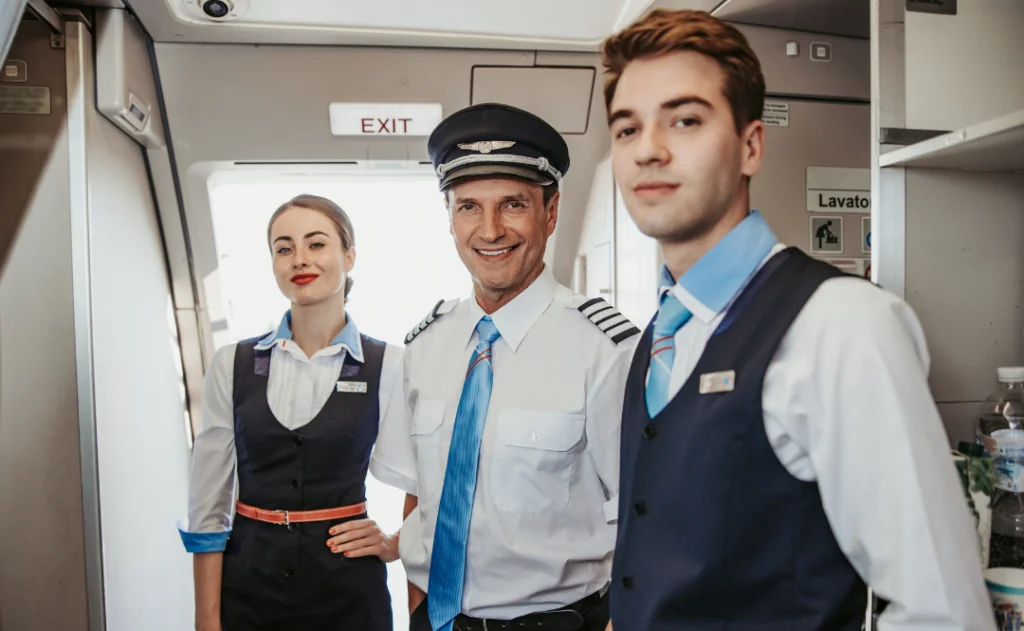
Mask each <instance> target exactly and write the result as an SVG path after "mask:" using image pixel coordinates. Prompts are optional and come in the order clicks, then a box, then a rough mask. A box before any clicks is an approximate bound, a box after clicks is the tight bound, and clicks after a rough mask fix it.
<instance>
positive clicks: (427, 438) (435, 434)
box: [410, 399, 445, 497]
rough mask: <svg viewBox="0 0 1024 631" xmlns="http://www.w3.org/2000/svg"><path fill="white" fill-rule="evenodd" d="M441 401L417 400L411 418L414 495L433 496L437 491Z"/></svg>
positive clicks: (441, 467) (440, 470)
mask: <svg viewBox="0 0 1024 631" xmlns="http://www.w3.org/2000/svg"><path fill="white" fill-rule="evenodd" d="M444 407H445V405H444V401H430V400H424V399H420V401H419V403H418V404H417V405H416V412H415V413H414V414H413V417H412V429H411V431H410V434H411V436H412V440H413V445H414V447H415V449H416V477H417V486H418V487H419V489H418V495H419V496H420V497H433V496H436V495H437V494H439V493H440V492H441V487H440V484H441V479H442V476H443V475H444V473H443V472H444V468H445V467H444V462H442V460H441V451H442V449H441V447H442V445H441V433H442V432H441V431H440V430H441V425H442V424H443V423H444Z"/></svg>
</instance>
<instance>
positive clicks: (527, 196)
mask: <svg viewBox="0 0 1024 631" xmlns="http://www.w3.org/2000/svg"><path fill="white" fill-rule="evenodd" d="M428 150H429V154H430V158H431V160H432V162H433V165H434V167H435V169H436V172H437V176H438V178H439V187H440V190H441V191H442V192H443V194H444V199H445V201H446V204H447V207H448V213H449V218H450V226H451V233H452V235H453V236H454V239H455V247H456V249H457V250H458V254H459V256H460V258H461V259H462V261H463V263H464V264H465V266H466V268H467V269H468V270H469V273H470V276H471V277H472V279H473V291H472V295H471V296H470V297H469V298H467V299H465V300H449V301H447V302H445V301H441V302H438V303H437V305H436V306H435V307H434V309H433V310H431V312H430V313H429V314H428V315H427V316H426V318H424V319H423V321H422V322H420V323H419V325H418V326H416V327H415V328H414V329H413V330H412V331H410V332H409V334H408V335H407V337H406V340H405V341H406V350H405V355H404V357H403V371H404V377H403V382H402V387H401V388H396V390H395V396H396V399H395V400H392V401H391V403H390V404H389V405H388V412H387V414H386V415H385V417H384V419H383V421H382V425H381V429H380V439H379V441H378V443H377V447H376V450H375V451H374V455H373V458H372V460H371V465H370V471H371V472H372V473H373V475H374V476H375V477H376V478H377V479H379V480H381V481H384V482H386V483H389V484H392V485H394V486H396V487H398V488H400V489H402V490H404V491H405V492H406V493H407V494H408V495H407V499H406V508H405V516H406V519H405V522H404V524H403V525H402V529H401V532H400V537H399V552H400V555H401V559H402V562H403V564H404V565H405V569H406V572H407V573H408V578H409V581H410V585H409V591H410V609H411V610H412V614H411V616H410V628H411V629H413V630H414V631H420V630H423V631H426V630H431V629H432V630H434V631H437V630H449V629H458V630H469V631H478V630H483V629H490V630H495V629H508V630H511V629H515V630H516V631H530V630H538V631H553V630H559V629H565V630H584V631H603V630H604V629H605V628H606V625H607V622H608V601H607V595H606V590H607V585H608V580H609V577H610V573H611V565H610V563H611V554H612V546H613V543H614V539H615V526H614V520H615V507H616V505H617V502H616V494H617V492H618V455H619V440H618V436H619V424H620V420H621V411H622V393H623V387H624V382H625V377H626V372H627V370H628V364H629V358H630V357H631V355H632V351H633V347H634V344H633V342H634V340H635V339H637V337H638V334H639V333H640V331H639V329H638V328H637V327H635V326H634V325H633V324H632V323H631V322H630V321H629V320H628V319H627V318H625V317H624V316H622V315H621V314H619V312H618V311H616V310H615V309H614V308H613V307H612V306H611V305H610V304H608V303H607V302H606V301H604V300H602V299H600V298H593V299H587V298H585V297H583V296H580V295H577V294H575V293H574V292H572V291H571V290H569V289H568V288H566V287H564V286H563V285H561V284H560V283H559V282H558V281H557V280H556V279H555V276H554V274H553V273H552V271H551V270H550V269H549V268H548V267H547V266H546V265H545V264H544V252H545V247H546V245H547V241H548V238H549V237H550V236H551V234H552V233H553V232H554V231H555V225H556V223H557V220H558V212H559V200H560V193H559V183H560V181H561V180H562V177H563V176H564V175H565V173H566V172H567V171H568V169H569V151H568V147H567V146H566V143H565V141H564V140H563V139H562V137H561V136H560V135H559V133H558V132H557V131H556V130H555V129H553V128H552V127H551V126H550V125H549V124H548V123H546V122H545V121H543V120H541V119H540V118H538V117H537V116H534V115H532V114H530V113H529V112H525V111H522V110H520V109H516V108H514V107H508V106H505V105H497V104H485V105H475V106H472V107H469V108H466V109H463V110H461V111H459V112H456V113H454V114H452V115H451V116H449V117H448V118H447V119H445V120H444V121H442V122H441V123H440V124H439V125H438V126H437V128H436V129H435V130H434V131H433V133H432V134H431V136H430V138H429V140H428ZM423 277H426V275H424V276H423ZM424 593H425V600H424V599H423V598H424ZM417 605H418V606H417ZM485 625H486V626H485Z"/></svg>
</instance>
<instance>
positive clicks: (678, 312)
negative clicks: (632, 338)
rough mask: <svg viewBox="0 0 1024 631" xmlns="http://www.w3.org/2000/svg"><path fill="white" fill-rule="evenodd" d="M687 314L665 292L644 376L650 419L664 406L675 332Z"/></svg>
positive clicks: (673, 298) (679, 304)
mask: <svg viewBox="0 0 1024 631" xmlns="http://www.w3.org/2000/svg"><path fill="white" fill-rule="evenodd" d="M690 315H691V314H690V311H689V310H688V309H687V308H686V307H684V306H683V304H682V303H681V302H679V299H678V298H676V297H675V296H673V295H672V292H671V291H668V292H665V296H664V298H662V301H661V306H660V307H659V308H658V315H657V316H656V317H655V320H654V338H653V342H652V343H651V361H650V373H649V374H648V376H647V413H648V414H649V415H650V416H651V418H654V417H655V416H656V415H657V414H658V412H661V411H662V410H663V409H664V408H665V406H666V405H668V382H669V379H670V378H671V377H672V364H673V363H674V362H675V358H676V337H675V336H676V331H678V330H679V327H681V326H683V325H684V324H686V321H687V320H689V319H690Z"/></svg>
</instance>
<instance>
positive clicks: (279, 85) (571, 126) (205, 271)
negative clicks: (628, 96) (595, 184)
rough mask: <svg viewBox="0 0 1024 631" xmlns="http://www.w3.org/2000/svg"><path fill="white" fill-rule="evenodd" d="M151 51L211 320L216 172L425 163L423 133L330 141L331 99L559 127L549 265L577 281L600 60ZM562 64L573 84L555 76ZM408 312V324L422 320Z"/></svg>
mask: <svg viewBox="0 0 1024 631" xmlns="http://www.w3.org/2000/svg"><path fill="white" fill-rule="evenodd" d="M156 56H157V62H158V68H159V74H160V81H161V85H162V87H163V91H164V95H165V99H166V104H167V118H168V121H169V125H170V129H171V135H172V137H171V141H172V142H173V147H174V155H175V160H176V167H177V168H178V170H179V173H180V174H181V176H182V186H183V194H184V199H185V206H186V209H187V211H186V212H187V214H188V226H189V231H190V238H191V243H192V251H193V257H194V258H193V262H194V265H195V269H196V273H197V276H198V277H199V278H201V279H202V283H203V292H202V293H203V294H204V295H203V299H204V300H205V301H206V304H205V305H204V308H205V309H206V315H207V317H208V318H209V320H210V321H213V322H217V321H218V320H219V319H221V318H222V317H223V313H222V308H221V306H220V296H219V291H218V290H217V286H218V283H217V276H216V271H217V252H216V245H215V241H214V234H213V227H212V222H211V219H210V216H209V211H210V208H209V197H208V190H207V180H208V178H209V175H210V174H211V173H212V172H213V171H215V170H216V169H218V168H223V167H224V166H225V165H229V166H230V165H231V164H232V163H234V162H348V161H361V162H362V163H363V164H362V165H353V168H365V167H366V163H367V162H374V161H382V162H388V161H395V160H400V161H409V160H413V161H428V160H429V158H428V156H427V152H426V138H425V137H410V136H398V137H390V138H383V137H369V138H366V137H335V136H332V135H331V131H330V123H329V116H328V105H329V103H331V102H332V101H349V102H367V101H368V102H430V103H441V104H442V106H443V111H444V115H445V116H447V115H449V114H451V113H453V112H455V111H456V110H458V109H460V108H462V107H465V106H468V105H470V104H472V103H478V102H486V101H494V100H499V101H502V102H511V104H513V105H520V106H523V107H527V108H529V109H530V110H531V111H534V112H535V113H537V114H539V115H541V116H542V117H545V118H549V119H552V120H553V122H556V123H558V124H559V125H563V126H564V129H560V131H563V133H564V137H565V139H566V142H567V143H568V145H569V149H570V153H571V156H572V163H571V166H570V169H569V172H568V174H567V176H566V178H565V180H564V181H563V186H562V191H563V194H562V205H561V215H560V218H559V226H558V228H557V230H556V232H555V238H554V240H553V241H552V242H549V246H548V249H549V251H548V256H547V259H546V260H547V261H548V262H549V264H551V265H552V268H553V270H554V272H555V276H556V277H557V278H558V279H559V280H560V281H561V282H563V283H565V284H567V285H569V284H571V283H572V270H573V261H574V258H575V255H576V251H577V242H578V238H579V233H580V228H581V225H582V220H583V207H584V206H585V204H586V200H587V196H588V192H589V190H590V187H591V180H592V178H593V174H594V170H595V165H596V162H597V160H598V158H599V156H601V155H602V154H603V153H605V152H606V151H607V147H608V144H607V130H606V125H605V123H604V116H605V115H604V109H603V105H602V102H601V100H600V98H601V97H600V85H601V83H600V70H599V69H598V61H599V60H598V57H597V55H594V54H577V53H544V52H540V53H534V52H518V51H483V50H446V49H388V48H344V47H330V48H328V47H296V46H273V47H267V46H245V45H203V46H196V45H187V44H167V43H160V44H157V45H156ZM495 68H499V69H500V68H506V69H510V70H514V72H512V71H508V70H505V71H502V70H495ZM556 68H560V69H562V70H563V71H565V77H566V79H567V80H565V81H561V80H559V77H558V76H557V74H558V73H554V70H555V69H556ZM534 71H535V72H534ZM538 85H540V86H543V89H538V88H537V86H538ZM253 95H259V98H253ZM546 112H551V114H550V115H546V114H545V113H546ZM556 112H557V114H555V113H556ZM581 131H582V133H581ZM301 169H302V167H301V166H297V167H296V170H298V171H300V172H301ZM439 195H440V193H439ZM283 201H285V200H267V203H268V204H273V205H275V206H276V205H277V204H279V203H281V202H283ZM382 211H386V208H382ZM356 230H357V231H358V230H359V226H356ZM467 291H468V288H467ZM409 317H410V326H412V324H415V321H416V319H418V318H419V317H420V315H419V314H409Z"/></svg>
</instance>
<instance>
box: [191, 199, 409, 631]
mask: <svg viewBox="0 0 1024 631" xmlns="http://www.w3.org/2000/svg"><path fill="white" fill-rule="evenodd" d="M267 241H268V243H269V245H270V250H271V253H272V256H273V268H274V276H275V277H276V279H277V285H278V287H279V288H280V289H281V291H282V292H283V293H284V295H285V296H286V297H287V298H288V299H289V300H290V301H291V309H290V310H289V311H288V313H286V314H285V316H284V318H283V319H282V320H281V324H280V326H279V327H278V328H277V330H276V331H273V332H271V333H269V334H268V335H266V336H265V337H263V338H261V339H250V340H245V341H242V342H239V343H238V344H235V345H230V346H226V347H224V348H221V349H219V350H218V351H217V352H216V354H215V355H214V357H213V361H212V365H211V367H210V370H209V372H208V373H207V377H206V384H205V399H204V401H203V426H202V430H201V431H200V432H199V434H198V436H196V440H195V447H194V454H193V461H192V473H191V482H190V492H189V495H190V497H189V525H190V527H189V531H188V532H185V531H182V532H181V537H182V541H183V542H184V544H185V548H186V550H188V551H189V552H193V553H195V559H194V564H195V594H196V629H197V631H262V630H267V631H270V630H274V631H278V630H280V629H288V630H289V631H306V630H308V631H314V630H315V631H342V630H346V631H347V630H351V629H359V630H360V631H392V619H391V599H390V595H389V593H388V588H387V570H386V568H385V565H384V564H385V563H387V562H390V561H394V560H396V559H397V558H398V542H397V536H392V535H385V534H383V533H382V532H381V531H380V529H379V528H378V526H377V524H376V523H375V522H373V521H372V520H370V519H367V518H366V511H365V479H366V472H367V467H368V463H369V459H370V452H371V450H372V448H373V444H374V441H375V440H376V438H377V427H378V422H379V419H380V418H381V417H382V416H383V414H384V411H385V410H384V408H385V403H386V401H387V400H388V396H387V394H388V392H389V390H390V386H391V384H392V383H394V382H395V380H396V372H397V370H398V369H399V365H400V363H401V349H400V348H399V347H397V346H392V345H387V344H385V343H383V342H380V341H377V340H375V339H373V338H370V337H367V336H365V335H362V334H361V333H360V332H359V330H358V329H357V328H356V324H355V322H353V321H352V319H351V318H349V317H348V315H347V314H346V312H345V300H346V298H347V296H348V292H349V289H350V288H351V286H352V279H351V278H349V276H348V273H349V271H350V270H351V269H352V266H353V264H354V263H355V247H354V239H353V231H352V223H351V222H350V221H349V218H348V216H347V215H346V214H345V212H344V211H343V210H341V208H339V207H338V206H337V205H335V204H334V203H333V202H331V201H329V200H327V199H324V198H321V197H315V196H311V195H300V196H299V197H296V198H295V199H292V200H291V201H289V202H287V203H286V204H284V205H283V206H281V208H279V209H278V210H277V211H276V212H275V213H274V215H273V216H272V217H271V219H270V225H269V226H268V228H267ZM236 472H237V476H238V497H237V501H236V500H235V497H234V490H235V480H234V478H235V473H236ZM233 508H234V509H235V513H236V514H235V516H234V519H233V520H232V516H231V514H232V509H233Z"/></svg>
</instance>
